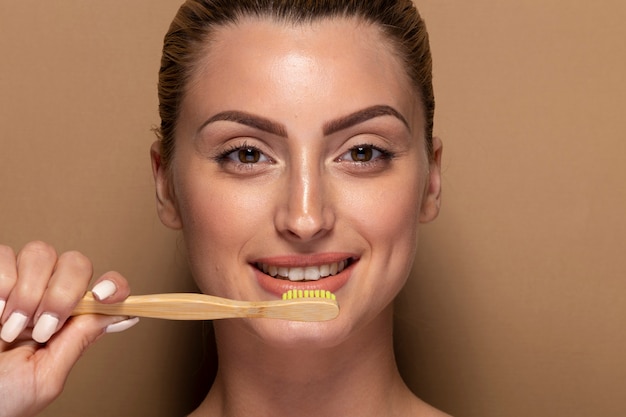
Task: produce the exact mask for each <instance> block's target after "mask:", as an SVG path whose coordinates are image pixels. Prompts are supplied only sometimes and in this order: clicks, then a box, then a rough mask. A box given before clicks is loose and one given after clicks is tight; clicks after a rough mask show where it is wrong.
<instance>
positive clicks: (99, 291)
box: [91, 279, 117, 301]
mask: <svg viewBox="0 0 626 417" xmlns="http://www.w3.org/2000/svg"><path fill="white" fill-rule="evenodd" d="M115 291H117V285H115V283H114V282H113V281H110V280H108V279H105V280H104V281H100V282H99V283H98V284H96V285H95V286H94V287H93V289H92V290H91V292H92V293H93V295H94V297H96V298H97V299H98V300H100V301H102V300H104V299H105V298H109V297H110V296H112V295H113V294H115Z"/></svg>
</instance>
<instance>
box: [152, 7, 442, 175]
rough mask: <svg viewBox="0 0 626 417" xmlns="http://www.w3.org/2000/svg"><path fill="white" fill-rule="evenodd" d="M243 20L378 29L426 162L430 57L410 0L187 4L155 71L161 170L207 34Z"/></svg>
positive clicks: (430, 106) (429, 132) (431, 107)
mask: <svg viewBox="0 0 626 417" xmlns="http://www.w3.org/2000/svg"><path fill="white" fill-rule="evenodd" d="M245 17H261V18H270V19H274V20H276V21H282V22H292V23H307V22H314V21H316V20H320V19H324V18H334V17H336V18H351V17H355V18H358V19H361V20H363V21H365V22H368V23H372V24H375V25H378V26H379V27H380V29H381V30H382V33H384V34H385V35H386V36H387V37H388V39H389V40H390V41H391V43H392V45H394V46H395V52H396V54H397V55H398V56H399V57H400V58H401V59H402V61H403V62H404V64H405V69H406V71H407V74H408V75H409V78H410V79H411V80H412V82H413V83H414V86H415V88H416V91H417V93H418V94H419V95H420V98H421V100H422V104H423V106H424V115H425V119H426V126H425V128H426V131H425V138H426V150H427V153H428V155H429V158H430V157H431V156H432V132H433V118H434V112H435V99H434V94H433V86H432V59H431V54H430V46H429V41H428V33H427V31H426V26H425V24H424V21H423V20H422V19H421V17H420V15H419V13H418V11H417V9H416V8H415V6H414V5H413V2H412V1H411V0H187V1H186V2H185V3H184V4H183V5H182V6H181V7H180V9H179V11H178V13H177V14H176V17H175V18H174V21H173V22H172V24H171V26H170V28H169V30H168V32H167V34H166V35H165V40H164V45H163V56H162V59H161V69H160V71H159V86H158V89H159V113H160V116H161V125H160V127H159V128H158V129H156V132H157V135H158V136H159V139H160V141H161V153H162V158H163V161H162V162H163V164H164V166H165V167H167V166H168V164H169V162H170V161H171V158H172V156H173V152H174V137H175V132H176V123H177V121H178V118H179V115H180V108H181V103H182V101H183V98H184V95H185V92H186V87H187V85H188V81H189V79H190V77H191V76H192V74H193V71H194V69H195V67H196V64H197V63H198V61H199V60H200V59H201V56H202V52H203V51H204V50H206V49H205V48H206V45H207V42H208V41H209V39H210V36H211V34H212V33H213V31H214V30H215V29H216V28H218V27H220V26H224V25H228V24H233V23H236V22H237V21H239V20H241V19H242V18H245Z"/></svg>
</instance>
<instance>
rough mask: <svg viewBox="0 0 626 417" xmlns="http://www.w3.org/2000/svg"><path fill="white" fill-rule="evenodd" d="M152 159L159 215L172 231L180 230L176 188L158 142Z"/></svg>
mask: <svg viewBox="0 0 626 417" xmlns="http://www.w3.org/2000/svg"><path fill="white" fill-rule="evenodd" d="M150 159H151V161H152V175H153V176H154V185H155V189H156V203H157V213H158V215H159V218H160V219H161V222H162V223H163V224H164V225H165V226H167V227H169V228H170V229H175V230H179V229H181V228H182V222H181V220H180V215H179V211H178V205H177V204H176V199H175V197H174V188H173V187H172V183H171V176H170V175H169V173H168V171H167V169H166V168H165V166H164V164H163V159H162V154H161V144H160V143H159V141H156V142H154V143H153V144H152V146H151V147H150Z"/></svg>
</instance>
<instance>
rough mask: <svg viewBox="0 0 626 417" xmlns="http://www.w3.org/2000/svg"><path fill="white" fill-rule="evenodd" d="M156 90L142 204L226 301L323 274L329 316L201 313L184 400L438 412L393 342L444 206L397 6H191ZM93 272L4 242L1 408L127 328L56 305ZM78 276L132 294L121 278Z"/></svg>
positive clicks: (106, 290)
mask: <svg viewBox="0 0 626 417" xmlns="http://www.w3.org/2000/svg"><path fill="white" fill-rule="evenodd" d="M159 99H160V115H161V120H162V123H161V127H160V129H159V132H158V134H159V140H158V141H157V142H156V143H155V144H154V145H153V146H152V149H151V157H152V166H153V173H154V178H155V183H156V196H157V207H158V212H159V216H160V218H161V220H162V221H163V223H164V224H165V225H166V226H167V227H170V228H173V229H180V230H182V234H183V236H184V240H185V243H186V246H187V250H188V253H189V262H190V266H191V270H192V272H193V275H194V278H195V280H196V282H197V284H198V286H199V288H200V289H201V290H202V291H203V292H204V293H207V294H214V295H219V296H222V297H227V298H232V299H240V300H270V299H275V298H277V297H279V296H280V294H282V293H283V292H284V291H286V290H287V289H289V288H294V287H296V288H302V289H318V288H319V289H325V290H329V291H332V292H334V293H335V294H336V295H337V298H338V300H339V302H340V304H341V313H340V315H339V317H338V318H337V319H335V320H333V321H330V322H322V323H298V322H290V321H276V320H260V319H256V320H255V319H241V320H239V319H238V320H223V321H216V322H215V323H214V326H215V334H216V339H217V346H218V355H219V370H218V374H217V377H216V380H215V382H214V384H213V386H212V388H211V390H210V392H209V394H208V395H207V397H206V399H205V400H204V402H203V403H202V404H201V405H200V407H199V408H198V409H197V410H196V411H195V412H194V413H193V414H192V415H197V416H202V415H207V416H250V415H255V416H264V415H268V416H269V415H271V416H283V415H284V416H293V415H298V416H308V415H324V416H346V415H354V416H370V415H371V416H409V415H414V416H443V415H445V414H444V413H442V412H439V411H437V410H435V409H433V408H432V407H430V406H428V405H426V404H425V403H424V402H422V401H421V400H419V399H418V398H417V397H415V396H414V395H413V394H412V393H411V392H410V391H409V389H408V388H407V387H406V385H405V384H404V382H403V381H402V379H401V377H400V375H399V373H398V370H397V366H396V364H395V361H394V355H393V345H392V302H393V299H394V297H395V296H396V295H397V294H398V292H399V291H400V289H401V288H402V286H403V285H404V283H405V281H406V279H407V277H408V274H409V271H410V268H411V264H412V262H413V256H414V253H415V249H416V245H417V235H418V226H419V224H420V223H425V222H429V221H431V220H433V219H434V218H435V217H436V216H437V214H438V211H439V203H440V162H441V152H442V146H441V143H440V141H439V140H438V139H436V138H433V137H432V126H433V112H434V99H433V95H432V82H431V60H430V51H429V46H428V38H427V33H426V30H425V27H424V24H423V22H422V20H421V19H420V17H419V15H418V14H417V11H416V10H415V9H414V7H413V5H412V3H411V1H410V0H406V1H403V0H398V1H375V0H372V1H356V0H343V1H340V0H334V1H333V0H326V1H318V2H310V1H305V0H302V1H295V0H294V1H269V0H268V1H244V0H239V1H233V0H216V1H208V0H190V1H187V2H186V3H185V4H184V5H183V6H182V8H181V9H180V11H179V13H178V15H177V16H176V18H175V20H174V22H173V23H172V26H171V27H170V30H169V32H168V34H167V35H166V39H165V45H164V51H163V60H162V66H161V72H160V80H159ZM90 276H91V264H90V262H89V261H88V260H87V259H86V258H85V257H84V256H83V255H81V254H79V253H75V252H71V253H65V254H62V255H60V256H57V254H56V252H55V251H54V249H53V248H51V247H49V246H48V245H46V244H44V243H41V242H34V243H31V244H29V245H27V246H26V247H25V248H23V249H22V250H21V251H20V252H19V253H18V254H17V255H15V254H14V253H13V251H12V250H11V249H10V248H6V247H2V248H0V300H2V301H1V302H0V310H3V313H2V321H1V322H2V330H1V332H0V336H1V338H2V340H3V342H2V346H0V347H1V349H2V351H3V353H2V354H1V355H0V375H1V376H0V378H3V379H2V380H0V381H2V382H0V387H2V388H1V389H2V390H3V391H4V392H5V393H7V395H6V396H5V395H3V398H10V400H9V401H7V402H5V401H3V403H2V405H0V414H1V415H33V414H36V413H37V412H38V411H40V410H41V409H42V408H43V407H45V406H46V405H47V404H48V403H49V402H50V401H52V400H53V399H54V398H55V397H56V396H57V395H58V394H59V393H60V391H61V389H62V386H63V382H64V380H65V378H66V376H67V374H68V373H69V371H70V369H71V367H72V365H73V364H74V363H75V361H76V360H77V359H78V357H79V356H80V354H81V353H82V351H84V349H86V348H87V347H88V346H89V345H91V344H92V343H93V342H95V341H96V340H97V339H98V338H99V337H101V336H102V335H103V334H104V333H106V332H107V331H119V330H123V329H126V328H128V327H129V326H131V325H133V324H134V323H136V319H132V318H130V319H129V318H124V317H100V316H81V317H75V318H71V319H68V316H69V314H70V312H71V310H72V308H73V306H74V305H75V303H76V302H77V301H78V300H79V299H80V298H81V297H82V295H83V294H84V292H85V290H86V289H87V285H88V282H89V279H90ZM93 291H94V293H95V294H96V297H97V298H99V299H100V300H101V301H102V302H105V303H108V302H118V301H121V300H123V299H124V298H125V297H126V296H128V294H129V288H128V284H127V282H126V280H125V279H124V278H123V277H122V276H120V275H119V274H117V273H108V274H105V275H104V276H102V277H100V278H99V279H98V280H97V284H96V285H95V287H94V289H93ZM31 329H32V330H31ZM33 339H34V341H33ZM35 341H36V342H35ZM6 381H11V383H10V384H7V383H6ZM1 408H4V409H1Z"/></svg>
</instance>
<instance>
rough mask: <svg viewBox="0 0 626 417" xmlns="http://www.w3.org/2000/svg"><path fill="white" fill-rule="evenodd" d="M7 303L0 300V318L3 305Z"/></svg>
mask: <svg viewBox="0 0 626 417" xmlns="http://www.w3.org/2000/svg"><path fill="white" fill-rule="evenodd" d="M6 305H7V302H6V301H5V300H0V318H2V313H4V307H5V306H6Z"/></svg>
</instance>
